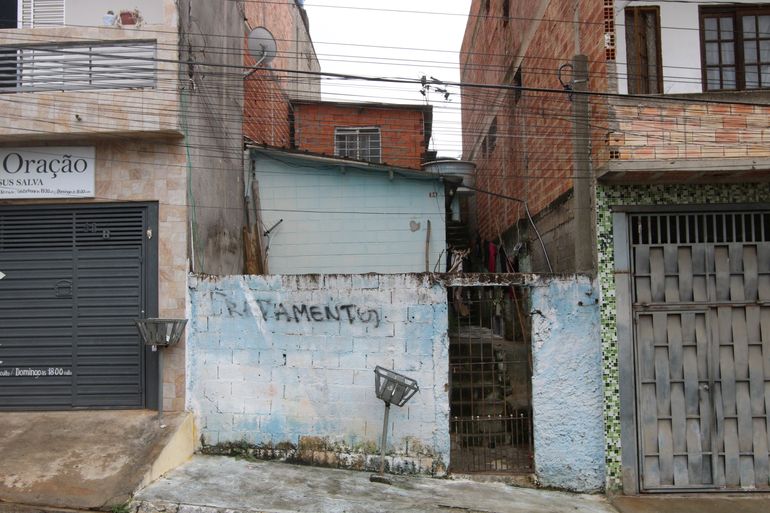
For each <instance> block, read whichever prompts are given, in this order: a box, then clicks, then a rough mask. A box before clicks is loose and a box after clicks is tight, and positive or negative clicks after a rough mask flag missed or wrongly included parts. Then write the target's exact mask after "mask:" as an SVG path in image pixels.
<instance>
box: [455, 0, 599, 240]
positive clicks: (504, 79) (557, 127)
mask: <svg viewBox="0 0 770 513" xmlns="http://www.w3.org/2000/svg"><path fill="white" fill-rule="evenodd" d="M483 3H484V2H483V1H482V0H474V1H473V3H472V6H471V17H469V20H468V26H467V28H466V33H465V38H464V41H463V46H462V52H461V56H460V66H461V75H462V81H463V82H475V83H486V84H508V85H513V83H514V74H515V72H516V69H517V67H518V66H519V65H520V66H521V70H522V85H523V86H524V87H530V88H543V89H552V90H560V89H561V87H562V86H561V84H560V83H559V80H558V76H557V69H558V68H559V66H560V65H562V64H566V63H570V62H572V59H573V57H574V55H576V54H578V53H582V54H585V55H587V56H588V60H589V83H588V89H589V90H592V91H597V90H598V91H602V90H606V87H607V81H606V60H605V49H604V25H603V21H604V18H603V10H602V8H603V3H602V1H601V0H581V1H580V2H578V7H579V13H578V17H579V19H580V20H581V23H580V24H579V31H578V32H577V33H576V25H575V24H574V23H572V22H571V20H573V19H575V5H576V3H575V1H573V0H552V1H550V2H549V1H543V2H541V1H532V2H511V3H510V5H511V11H510V18H509V19H508V20H507V21H506V20H505V19H504V18H503V17H502V14H503V13H502V4H503V2H502V0H491V2H490V12H489V15H488V16H484V15H483V14H484V13H483ZM533 20H540V21H533ZM576 41H579V47H578V46H577V45H576ZM566 78H567V80H569V78H570V77H569V76H568V75H567V76H566ZM516 96H518V95H516V94H514V93H513V92H510V91H503V92H501V91H498V90H494V89H470V88H465V90H464V91H463V106H462V110H463V152H464V158H466V159H469V160H473V161H474V162H476V163H477V165H478V168H477V186H478V187H479V188H481V189H486V190H491V191H495V192H498V193H503V194H506V195H509V196H514V197H517V198H521V199H523V200H526V201H527V202H528V205H529V208H530V210H531V212H532V214H533V215H536V214H538V213H539V212H541V211H542V210H543V209H544V208H546V207H547V206H548V205H549V204H550V203H552V202H553V201H555V200H556V199H557V198H559V197H561V196H563V195H564V194H565V193H567V192H568V191H569V190H570V189H571V188H572V185H573V183H572V176H573V175H574V173H575V168H574V159H573V150H572V126H573V124H572V114H571V109H572V104H571V101H570V98H569V97H568V95H567V94H562V93H553V92H538V91H523V92H521V95H520V97H519V98H518V99H517V98H516ZM590 105H591V115H592V119H602V120H606V116H607V114H606V112H607V107H606V102H605V101H604V100H602V99H594V98H592V99H591V101H590ZM495 118H496V119H497V127H498V128H497V144H496V145H495V148H494V151H489V148H488V142H489V128H490V125H491V124H492V123H493V120H494V119H495ZM598 124H599V125H600V124H603V123H598ZM592 125H593V124H592ZM605 136H606V130H605V131H602V130H600V129H598V128H596V127H593V128H592V137H593V140H594V141H595V143H594V145H593V147H594V148H596V149H601V148H602V145H603V141H604V138H605ZM485 137H486V138H487V151H486V152H485V151H484V149H483V146H484V138H485ZM600 143H602V144H600ZM603 158H604V156H603V154H602V153H601V152H599V151H595V152H594V153H593V155H592V163H593V164H594V165H597V164H598V163H599V162H601V161H602V159H603ZM477 205H478V224H479V226H478V228H479V232H480V234H481V236H482V237H483V238H487V239H492V240H497V238H498V236H499V235H500V234H502V233H504V232H505V231H506V230H507V229H508V228H509V227H511V226H513V225H514V224H515V223H516V222H517V221H519V220H520V219H522V218H523V215H524V212H523V208H522V207H521V205H520V204H517V203H516V202H513V201H510V200H505V199H501V198H493V197H491V196H489V195H484V194H479V195H478V198H477Z"/></svg>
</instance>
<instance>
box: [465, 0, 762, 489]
mask: <svg viewBox="0 0 770 513" xmlns="http://www.w3.org/2000/svg"><path fill="white" fill-rule="evenodd" d="M768 29H770V4H756V3H754V2H732V3H729V4H728V3H724V4H719V3H717V2H686V3H672V2H636V1H632V2H626V1H623V2H621V1H615V0H586V1H578V2H573V1H566V0H561V1H550V2H547V1H542V2H526V3H524V2H508V1H506V0H500V1H496V0H475V1H474V2H473V3H472V7H471V16H470V18H469V21H468V27H467V30H466V34H465V39H464V42H463V47H462V54H461V62H460V64H461V69H462V78H463V81H464V82H478V83H488V84H495V85H504V86H510V87H509V88H505V89H502V90H496V89H470V88H465V90H464V91H463V131H464V136H465V137H464V143H463V146H464V153H465V158H466V159H469V160H474V161H475V162H476V163H477V164H478V175H477V185H478V187H479V188H481V189H488V190H491V191H493V192H496V193H498V194H504V195H506V196H511V197H516V198H519V201H513V200H505V199H502V198H493V197H490V196H489V195H484V194H478V195H477V216H478V231H479V235H480V237H481V238H482V239H484V240H488V241H493V242H494V243H495V244H498V245H499V246H502V247H503V248H505V249H506V250H507V251H508V252H509V254H510V253H515V251H514V248H515V247H516V246H517V243H518V242H523V243H524V248H525V249H524V250H522V253H520V254H519V256H520V257H521V258H520V259H519V262H520V265H521V267H522V268H523V269H529V270H532V271H535V272H542V271H545V270H548V266H547V261H546V259H545V258H544V256H545V255H546V254H547V255H549V256H550V261H551V264H552V266H553V268H554V270H556V271H569V270H577V271H587V272H590V273H592V274H596V276H597V284H596V285H597V287H599V288H600V290H601V323H602V331H601V340H597V341H596V343H597V344H601V347H602V353H603V362H604V369H603V378H604V391H605V404H604V421H605V429H606V434H605V445H606V447H605V457H606V462H607V469H606V470H607V487H608V489H610V490H613V491H622V492H623V493H626V494H637V493H647V492H657V491H662V490H667V491H684V490H692V489H698V490H700V491H704V492H708V491H714V490H723V491H724V490H727V491H731V490H732V491H740V490H767V489H768V488H770V481H769V477H768V474H769V472H768V470H767V468H768V463H767V462H768V432H770V428H769V427H768V425H767V419H768V418H769V416H770V408H768V406H767V405H768V404H770V395H769V394H770V392H768V390H770V388H768V384H770V382H769V381H768V376H770V373H769V372H767V370H768V369H767V366H766V365H765V367H764V368H765V370H764V371H763V372H762V373H760V372H759V367H758V366H757V365H758V364H757V363H756V362H758V361H765V362H766V361H767V358H768V346H767V342H766V340H768V336H769V333H768V332H767V331H768V330H767V329H766V324H767V323H766V320H767V318H768V315H770V310H768V308H767V306H764V305H766V303H765V301H766V298H768V297H770V232H768V230H767V229H766V226H768V223H769V222H770V204H769V203H768V198H770V189H768V185H767V182H768V179H769V178H770V150H769V149H768V146H767V142H768V128H770V107H767V106H766V105H767V104H768V103H770V95H768V92H767V88H768V86H770V81H768V77H767V74H765V76H763V75H762V70H763V69H764V68H763V67H762V66H764V65H765V64H766V58H767V56H766V55H763V54H762V48H763V46H766V38H767V33H768V32H770V30H768ZM558 70H560V72H559V71H558ZM517 85H519V86H522V87H521V89H517V88H516V87H515V86H517ZM565 86H567V87H568V88H569V89H571V90H573V91H574V92H572V94H570V93H569V92H565V91H564V89H565ZM584 91H588V92H590V95H586V94H583V92H584ZM525 207H528V209H529V211H530V213H531V214H532V215H533V218H534V223H535V225H536V226H537V227H538V229H539V232H540V235H541V236H542V246H541V244H540V241H538V240H537V238H538V237H537V233H535V231H534V230H528V224H530V223H529V221H528V219H526V215H525V214H526V208H525ZM543 249H544V250H545V251H543ZM763 319H764V321H763ZM752 362H754V363H752ZM577 378H579V377H576V379H577Z"/></svg>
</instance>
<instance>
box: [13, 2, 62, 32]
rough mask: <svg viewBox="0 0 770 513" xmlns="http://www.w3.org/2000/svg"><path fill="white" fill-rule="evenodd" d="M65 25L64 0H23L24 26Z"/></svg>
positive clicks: (22, 22)
mask: <svg viewBox="0 0 770 513" xmlns="http://www.w3.org/2000/svg"><path fill="white" fill-rule="evenodd" d="M63 25H64V0H22V2H21V26H22V28H35V27H61V26H63Z"/></svg>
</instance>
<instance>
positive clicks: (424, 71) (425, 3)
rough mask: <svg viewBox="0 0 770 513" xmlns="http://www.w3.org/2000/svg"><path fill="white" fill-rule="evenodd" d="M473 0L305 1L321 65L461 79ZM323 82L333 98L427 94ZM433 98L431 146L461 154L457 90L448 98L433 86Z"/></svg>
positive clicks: (403, 98) (414, 88) (409, 99)
mask: <svg viewBox="0 0 770 513" xmlns="http://www.w3.org/2000/svg"><path fill="white" fill-rule="evenodd" d="M470 3H471V1H470V0H449V1H446V0H445V1H440V0H419V1H418V0H388V1H387V2H372V1H367V2H361V1H360V0H307V1H306V2H305V8H306V9H307V12H308V16H309V18H310V33H311V36H312V38H313V42H314V44H315V49H316V53H317V54H318V59H319V60H320V62H321V69H322V70H323V71H327V72H333V73H348V74H355V75H366V76H377V77H403V78H414V79H419V78H420V77H421V76H423V75H425V76H428V77H431V76H433V77H436V78H437V79H440V80H446V81H459V80H460V73H459V69H458V58H459V50H460V44H461V43H462V38H463V32H464V31H465V23H466V20H467V14H468V10H469V9H470ZM332 6H334V7H332ZM389 11H402V12H389ZM416 11H423V12H427V13H431V14H422V13H420V12H416ZM436 13H446V14H436ZM335 43H336V44H335ZM322 84H323V86H322V87H323V89H322V91H323V99H324V100H328V101H334V100H336V101H380V102H387V103H424V101H425V97H423V96H422V95H421V94H420V86H419V85H409V84H398V85H396V84H387V85H384V84H375V83H370V82H367V83H361V82H352V81H345V82H343V83H341V82H339V81H330V80H324V81H323V82H322ZM429 99H430V103H431V104H432V105H433V112H434V128H433V141H432V145H431V147H432V149H436V150H438V151H439V155H441V156H446V157H460V156H461V153H462V147H461V130H460V98H459V95H458V94H455V95H452V96H450V101H445V100H444V98H443V96H442V95H441V94H439V93H435V92H431V93H429Z"/></svg>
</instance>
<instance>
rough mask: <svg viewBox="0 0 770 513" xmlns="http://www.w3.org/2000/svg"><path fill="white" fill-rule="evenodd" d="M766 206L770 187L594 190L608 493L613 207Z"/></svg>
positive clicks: (614, 440) (614, 424)
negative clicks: (720, 204)
mask: <svg viewBox="0 0 770 513" xmlns="http://www.w3.org/2000/svg"><path fill="white" fill-rule="evenodd" d="M767 202H770V184H755V183H747V184H731V185H611V186H607V185H598V186H597V189H596V209H597V216H596V217H597V220H596V222H597V228H596V233H597V238H598V253H599V281H600V284H601V289H602V311H601V324H602V326H601V336H602V354H603V359H604V369H603V377H604V423H605V429H606V462H607V490H608V491H613V490H619V489H620V488H621V470H620V389H619V381H618V333H617V327H616V313H617V312H616V306H615V277H614V272H613V269H614V247H613V235H612V212H611V207H612V206H613V205H698V204H701V205H705V204H708V205H715V204H719V203H725V204H729V203H767Z"/></svg>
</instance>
